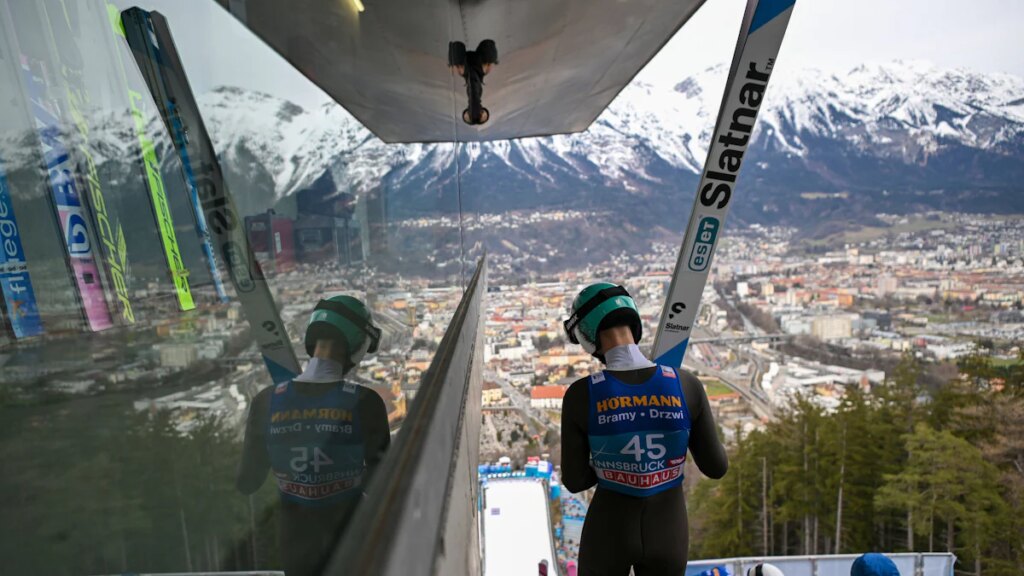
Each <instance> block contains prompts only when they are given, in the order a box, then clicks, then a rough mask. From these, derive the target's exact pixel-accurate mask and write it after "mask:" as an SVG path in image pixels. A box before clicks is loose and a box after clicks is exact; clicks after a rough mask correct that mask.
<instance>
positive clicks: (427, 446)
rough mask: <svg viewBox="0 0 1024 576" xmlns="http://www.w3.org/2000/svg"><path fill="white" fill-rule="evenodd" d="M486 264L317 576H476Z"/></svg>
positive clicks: (479, 267) (482, 263)
mask: <svg viewBox="0 0 1024 576" xmlns="http://www.w3.org/2000/svg"><path fill="white" fill-rule="evenodd" d="M486 269H487V268H486V258H481V260H480V262H479V264H478V265H477V270H476V273H475V274H474V275H473V279H472V280H471V281H470V283H469V286H468V287H467V288H466V292H465V294H464V295H463V297H462V301H461V302H460V303H459V307H458V309H456V311H455V315H454V316H453V317H452V320H451V323H450V324H449V326H448V330H447V331H446V332H445V336H444V338H443V339H442V340H441V344H440V346H439V347H438V350H437V353H436V354H435V355H434V360H433V361H432V362H431V365H430V368H429V369H428V370H427V372H426V374H425V375H424V377H423V380H422V383H421V385H420V388H419V393H418V394H417V396H416V401H415V402H414V403H413V404H412V407H411V409H410V411H409V415H408V417H407V418H406V420H405V422H404V423H403V424H402V433H401V434H399V435H398V436H397V438H396V439H395V443H394V444H393V445H392V447H391V449H390V450H389V452H388V454H387V456H386V457H385V459H384V461H383V462H381V464H380V466H379V467H378V469H377V472H376V473H375V475H374V476H375V477H374V481H373V485H372V487H371V488H370V490H369V492H368V493H367V495H366V498H365V499H364V500H363V502H362V503H361V504H360V505H359V509H358V510H357V511H356V513H355V515H354V516H353V518H352V521H351V522H350V523H349V528H348V531H347V533H346V535H345V537H344V539H343V541H342V542H341V543H340V548H339V549H338V550H337V551H336V553H335V554H334V556H333V557H332V558H331V561H330V563H329V564H328V568H327V570H326V571H325V575H339V576H340V575H343V574H375V575H390V574H394V575H396V576H397V575H402V576H416V575H422V576H429V575H432V574H479V573H480V557H479V542H478V540H477V539H478V535H479V533H478V531H477V507H476V501H477V493H478V483H477V480H476V473H477V463H478V460H479V437H480V418H481V416H480V401H479V399H480V395H481V387H482V371H483V330H482V320H483V314H482V313H481V307H482V306H483V299H484V297H485V294H486V285H487V280H486Z"/></svg>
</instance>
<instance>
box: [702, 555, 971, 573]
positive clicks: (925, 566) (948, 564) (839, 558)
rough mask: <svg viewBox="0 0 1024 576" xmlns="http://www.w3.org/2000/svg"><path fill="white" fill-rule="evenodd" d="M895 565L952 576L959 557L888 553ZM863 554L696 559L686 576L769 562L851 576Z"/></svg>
mask: <svg viewBox="0 0 1024 576" xmlns="http://www.w3.org/2000/svg"><path fill="white" fill-rule="evenodd" d="M885 555H886V556H888V557H889V559H890V560H892V561H893V562H894V563H895V564H896V568H897V569H899V571H900V575H901V576H953V566H954V565H955V564H956V556H955V555H953V554H950V553H941V554H938V553H936V554H932V553H913V552H908V553H899V554H885ZM858 556H860V554H834V555H811V556H749V557H745V558H720V559H716V560H694V561H691V562H690V563H689V564H688V565H687V566H686V576H695V575H696V574H700V573H702V572H705V571H708V570H712V569H714V568H725V569H726V570H727V571H728V572H722V576H725V574H729V575H730V576H742V575H745V574H746V570H747V569H748V568H750V567H751V566H755V565H757V564H759V563H761V562H769V563H771V564H773V565H774V566H775V567H776V568H778V569H780V570H782V573H783V574H785V575H786V576H850V567H851V566H852V565H853V561H854V560H856V559H857V557H858Z"/></svg>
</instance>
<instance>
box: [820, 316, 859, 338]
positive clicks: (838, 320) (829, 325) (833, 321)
mask: <svg viewBox="0 0 1024 576" xmlns="http://www.w3.org/2000/svg"><path fill="white" fill-rule="evenodd" d="M811 335H812V336H814V337H815V338H818V339H819V340H842V339H843V338H849V337H851V336H852V335H853V321H852V320H851V318H850V317H849V316H846V315H832V316H818V317H816V318H815V319H814V320H812V321H811Z"/></svg>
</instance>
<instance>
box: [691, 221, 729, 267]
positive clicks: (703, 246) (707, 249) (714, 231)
mask: <svg viewBox="0 0 1024 576" xmlns="http://www.w3.org/2000/svg"><path fill="white" fill-rule="evenodd" d="M721 226H722V224H721V223H720V222H719V221H718V218H715V217H713V216H705V217H703V218H701V219H700V223H699V224H698V225H697V237H696V239H695V240H694V243H693V249H692V250H691V251H690V262H689V267H690V270H693V271H694V272H703V271H704V270H707V268H708V263H710V262H711V251H712V250H713V249H714V248H715V240H717V239H718V230H719V229H720V228H721Z"/></svg>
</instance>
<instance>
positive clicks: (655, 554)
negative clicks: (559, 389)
mask: <svg viewBox="0 0 1024 576" xmlns="http://www.w3.org/2000/svg"><path fill="white" fill-rule="evenodd" d="M670 373H671V375H670ZM595 380H598V381H597V382H595ZM627 398H628V400H627ZM652 410H653V411H654V412H652ZM687 450H689V453H690V455H691V456H692V457H693V460H694V463H695V464H696V465H697V468H698V469H699V470H700V471H701V473H703V474H704V475H706V476H708V477H711V478H721V477H722V476H723V475H724V474H725V472H726V470H727V468H728V459H727V457H726V454H725V449H724V447H723V446H722V444H721V442H720V441H719V439H718V431H717V428H716V426H715V422H714V417H713V415H712V413H711V407H710V406H709V404H708V399H707V395H706V394H705V393H704V386H703V385H702V384H701V382H700V380H698V379H697V378H696V377H695V376H693V375H692V374H689V373H686V372H682V371H679V370H671V369H665V368H662V367H660V366H654V367H650V368H640V369H632V370H613V371H608V370H606V371H604V372H602V373H600V374H595V375H593V376H588V377H586V378H581V379H579V380H577V381H576V382H574V383H573V384H572V386H570V387H569V389H568V390H567V391H566V393H565V399H564V401H563V404H562V476H561V480H562V483H563V485H564V486H565V488H566V489H568V490H570V491H571V492H580V491H582V490H586V489H587V488H590V487H592V486H595V485H596V486H597V490H596V492H595V493H594V497H593V499H592V500H591V502H590V507H589V508H588V510H587V518H586V521H585V522H584V525H583V534H582V537H581V540H580V552H579V554H580V555H579V574H580V576H592V575H599V576H628V575H629V574H630V571H631V570H632V571H633V573H634V574H636V576H662V575H665V576H669V575H671V576H678V575H680V574H682V573H683V572H684V570H685V568H686V561H687V549H688V546H689V527H688V525H687V520H686V498H685V495H684V493H683V486H682V464H683V461H682V459H683V458H685V454H686V451H687ZM663 452H664V453H663Z"/></svg>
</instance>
